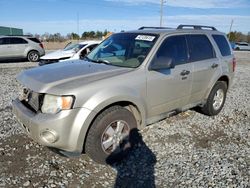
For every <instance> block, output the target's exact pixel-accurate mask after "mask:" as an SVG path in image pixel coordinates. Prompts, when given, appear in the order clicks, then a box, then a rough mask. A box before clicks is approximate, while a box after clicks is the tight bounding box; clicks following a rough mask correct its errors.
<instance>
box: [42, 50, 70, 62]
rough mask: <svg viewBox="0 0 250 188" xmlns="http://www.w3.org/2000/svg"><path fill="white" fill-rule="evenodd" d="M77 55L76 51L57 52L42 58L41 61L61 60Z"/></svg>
mask: <svg viewBox="0 0 250 188" xmlns="http://www.w3.org/2000/svg"><path fill="white" fill-rule="evenodd" d="M74 54H75V51H74V50H67V51H63V50H57V51H55V52H51V53H48V54H46V55H44V56H42V57H41V59H44V60H47V59H60V58H65V57H72V56H73V55H74Z"/></svg>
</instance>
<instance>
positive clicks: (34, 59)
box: [27, 51, 40, 62]
mask: <svg viewBox="0 0 250 188" xmlns="http://www.w3.org/2000/svg"><path fill="white" fill-rule="evenodd" d="M27 57H28V60H29V61H30V62H37V61H39V59H40V55H39V53H38V52H37V51H30V52H29V53H28V56H27Z"/></svg>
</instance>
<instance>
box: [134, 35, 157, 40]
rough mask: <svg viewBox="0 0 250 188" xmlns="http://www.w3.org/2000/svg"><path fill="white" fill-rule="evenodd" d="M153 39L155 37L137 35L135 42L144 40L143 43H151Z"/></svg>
mask: <svg viewBox="0 0 250 188" xmlns="http://www.w3.org/2000/svg"><path fill="white" fill-rule="evenodd" d="M154 39H155V36H150V35H138V36H137V37H136V38H135V40H145V41H151V42H152V41H153V40H154Z"/></svg>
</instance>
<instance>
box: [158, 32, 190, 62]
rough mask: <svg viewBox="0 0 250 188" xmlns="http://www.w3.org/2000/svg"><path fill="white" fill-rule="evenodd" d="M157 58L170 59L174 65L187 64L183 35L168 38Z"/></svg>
mask: <svg viewBox="0 0 250 188" xmlns="http://www.w3.org/2000/svg"><path fill="white" fill-rule="evenodd" d="M156 57H157V58H165V59H171V60H172V62H173V63H174V64H175V65H180V64H184V63H187V61H188V60H187V44H186V38H185V36H183V35H178V36H172V37H168V38H167V39H166V40H165V41H164V42H163V43H162V45H161V47H160V48H159V50H158V51H157V54H156Z"/></svg>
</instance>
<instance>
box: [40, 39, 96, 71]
mask: <svg viewBox="0 0 250 188" xmlns="http://www.w3.org/2000/svg"><path fill="white" fill-rule="evenodd" d="M100 43H101V41H84V42H80V43H69V44H67V45H66V46H65V48H64V49H62V50H57V51H54V52H51V53H48V54H46V55H44V56H42V57H41V58H40V61H39V65H40V66H42V65H46V64H51V63H58V62H62V61H66V60H76V59H81V58H84V57H85V56H86V55H87V54H88V53H89V52H91V51H92V50H93V49H94V48H95V47H96V46H97V45H98V44H100Z"/></svg>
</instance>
